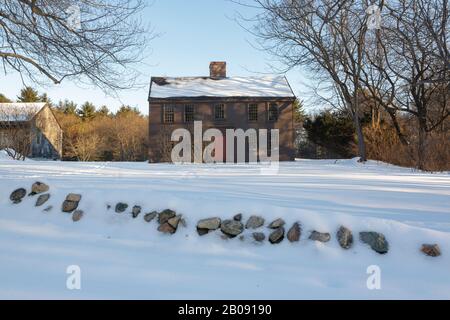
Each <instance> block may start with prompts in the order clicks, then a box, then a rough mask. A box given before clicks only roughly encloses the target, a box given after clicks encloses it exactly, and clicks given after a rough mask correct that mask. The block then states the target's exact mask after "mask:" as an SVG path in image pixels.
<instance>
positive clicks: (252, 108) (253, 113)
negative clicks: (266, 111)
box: [248, 104, 258, 121]
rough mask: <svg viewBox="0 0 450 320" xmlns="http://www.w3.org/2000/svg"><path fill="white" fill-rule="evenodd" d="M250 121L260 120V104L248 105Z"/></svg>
mask: <svg viewBox="0 0 450 320" xmlns="http://www.w3.org/2000/svg"><path fill="white" fill-rule="evenodd" d="M248 121H258V105H257V104H249V105H248Z"/></svg>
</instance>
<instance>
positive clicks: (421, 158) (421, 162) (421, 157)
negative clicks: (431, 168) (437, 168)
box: [417, 116, 427, 170]
mask: <svg viewBox="0 0 450 320" xmlns="http://www.w3.org/2000/svg"><path fill="white" fill-rule="evenodd" d="M418 121H419V143H418V149H417V155H418V160H417V168H418V169H419V170H425V154H426V145H427V130H426V119H425V118H423V117H421V116H419V119H418Z"/></svg>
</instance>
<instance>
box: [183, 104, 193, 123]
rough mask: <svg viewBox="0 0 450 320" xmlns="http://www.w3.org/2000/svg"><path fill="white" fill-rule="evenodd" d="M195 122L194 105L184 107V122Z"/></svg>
mask: <svg viewBox="0 0 450 320" xmlns="http://www.w3.org/2000/svg"><path fill="white" fill-rule="evenodd" d="M193 121H194V105H193V104H186V105H185V106H184V122H193Z"/></svg>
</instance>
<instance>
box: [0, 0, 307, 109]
mask: <svg viewBox="0 0 450 320" xmlns="http://www.w3.org/2000/svg"><path fill="white" fill-rule="evenodd" d="M237 10H239V11H241V12H242V11H244V13H245V14H252V10H253V9H249V8H243V7H241V6H238V5H236V4H235V3H232V2H230V1H227V0H153V4H152V5H151V6H149V7H148V8H147V9H146V11H145V12H144V13H143V18H144V21H145V22H146V23H150V24H151V26H152V28H153V29H154V30H155V32H156V33H158V34H159V36H158V37H157V38H156V39H154V40H153V41H152V42H151V43H150V48H149V50H148V52H146V53H145V56H146V58H145V60H144V63H145V64H144V66H142V67H141V68H140V71H141V72H142V74H143V76H142V81H145V82H149V80H150V77H151V76H201V75H208V74H209V62H210V61H214V60H219V61H227V73H228V75H229V76H246V75H255V74H257V73H260V72H261V73H264V72H271V70H270V67H269V63H270V62H271V57H270V56H269V55H267V54H265V53H264V52H261V51H259V50H257V49H255V48H254V47H253V46H252V45H251V44H250V43H254V42H255V39H254V38H253V36H252V35H251V34H249V33H248V32H246V31H245V30H244V29H242V28H241V27H240V26H239V25H238V24H237V23H236V22H235V21H233V17H234V16H235V14H236V11H237ZM249 42H250V43H249ZM301 73H302V72H301V70H294V71H290V72H288V73H287V77H288V79H289V81H290V83H291V86H292V87H293V90H294V92H295V94H296V95H297V96H299V97H300V98H301V97H302V96H303V95H304V94H305V92H306V91H305V90H304V87H303V86H302V80H303V78H302V77H301ZM0 80H1V85H0V92H1V93H3V94H5V95H6V96H8V97H9V98H10V99H14V98H15V97H16V96H17V94H18V92H19V91H20V89H21V87H22V81H21V79H20V77H19V76H18V75H17V74H9V75H7V76H5V75H4V73H3V74H0ZM25 81H26V84H27V85H33V86H35V87H36V89H38V90H39V91H45V92H47V93H48V95H49V96H50V98H51V99H52V100H53V101H54V102H57V101H59V100H61V99H65V98H67V99H69V100H73V101H75V102H77V103H78V104H82V103H83V102H84V101H86V100H89V101H91V102H93V103H94V104H96V105H98V106H100V105H107V106H108V107H110V109H112V110H116V109H117V108H118V107H119V106H120V105H121V104H122V103H124V104H129V105H131V106H135V107H138V108H139V109H140V110H141V111H142V112H143V113H147V111H148V110H147V100H146V99H147V95H148V86H145V87H143V88H140V89H137V90H129V91H122V92H120V93H119V99H117V98H113V97H108V96H106V95H105V94H104V93H103V92H102V91H101V90H99V89H96V88H92V87H79V86H76V85H75V84H73V83H70V82H65V83H62V84H61V85H58V86H52V85H48V86H45V87H39V86H36V85H34V84H33V83H31V82H30V81H27V80H26V79H25Z"/></svg>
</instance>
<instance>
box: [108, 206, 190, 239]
mask: <svg viewBox="0 0 450 320" xmlns="http://www.w3.org/2000/svg"><path fill="white" fill-rule="evenodd" d="M107 209H108V210H109V209H111V206H110V205H107ZM127 209H128V204H127V203H124V202H119V203H117V204H116V206H115V209H114V211H115V212H116V213H124V212H125V211H126V210H127ZM141 212H142V207H141V206H138V205H135V206H133V208H132V209H131V216H132V217H133V218H137V217H138V216H139V215H140V213H141ZM155 218H157V221H158V224H159V226H158V231H160V232H162V233H169V234H174V233H175V232H177V229H178V226H179V225H180V224H181V225H182V226H184V227H186V220H185V219H184V218H183V216H182V215H181V214H177V213H176V212H175V211H173V210H171V209H165V210H163V211H161V212H157V211H152V212H149V213H146V214H145V215H144V220H145V221H146V222H151V221H153V220H154V219H155Z"/></svg>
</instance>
